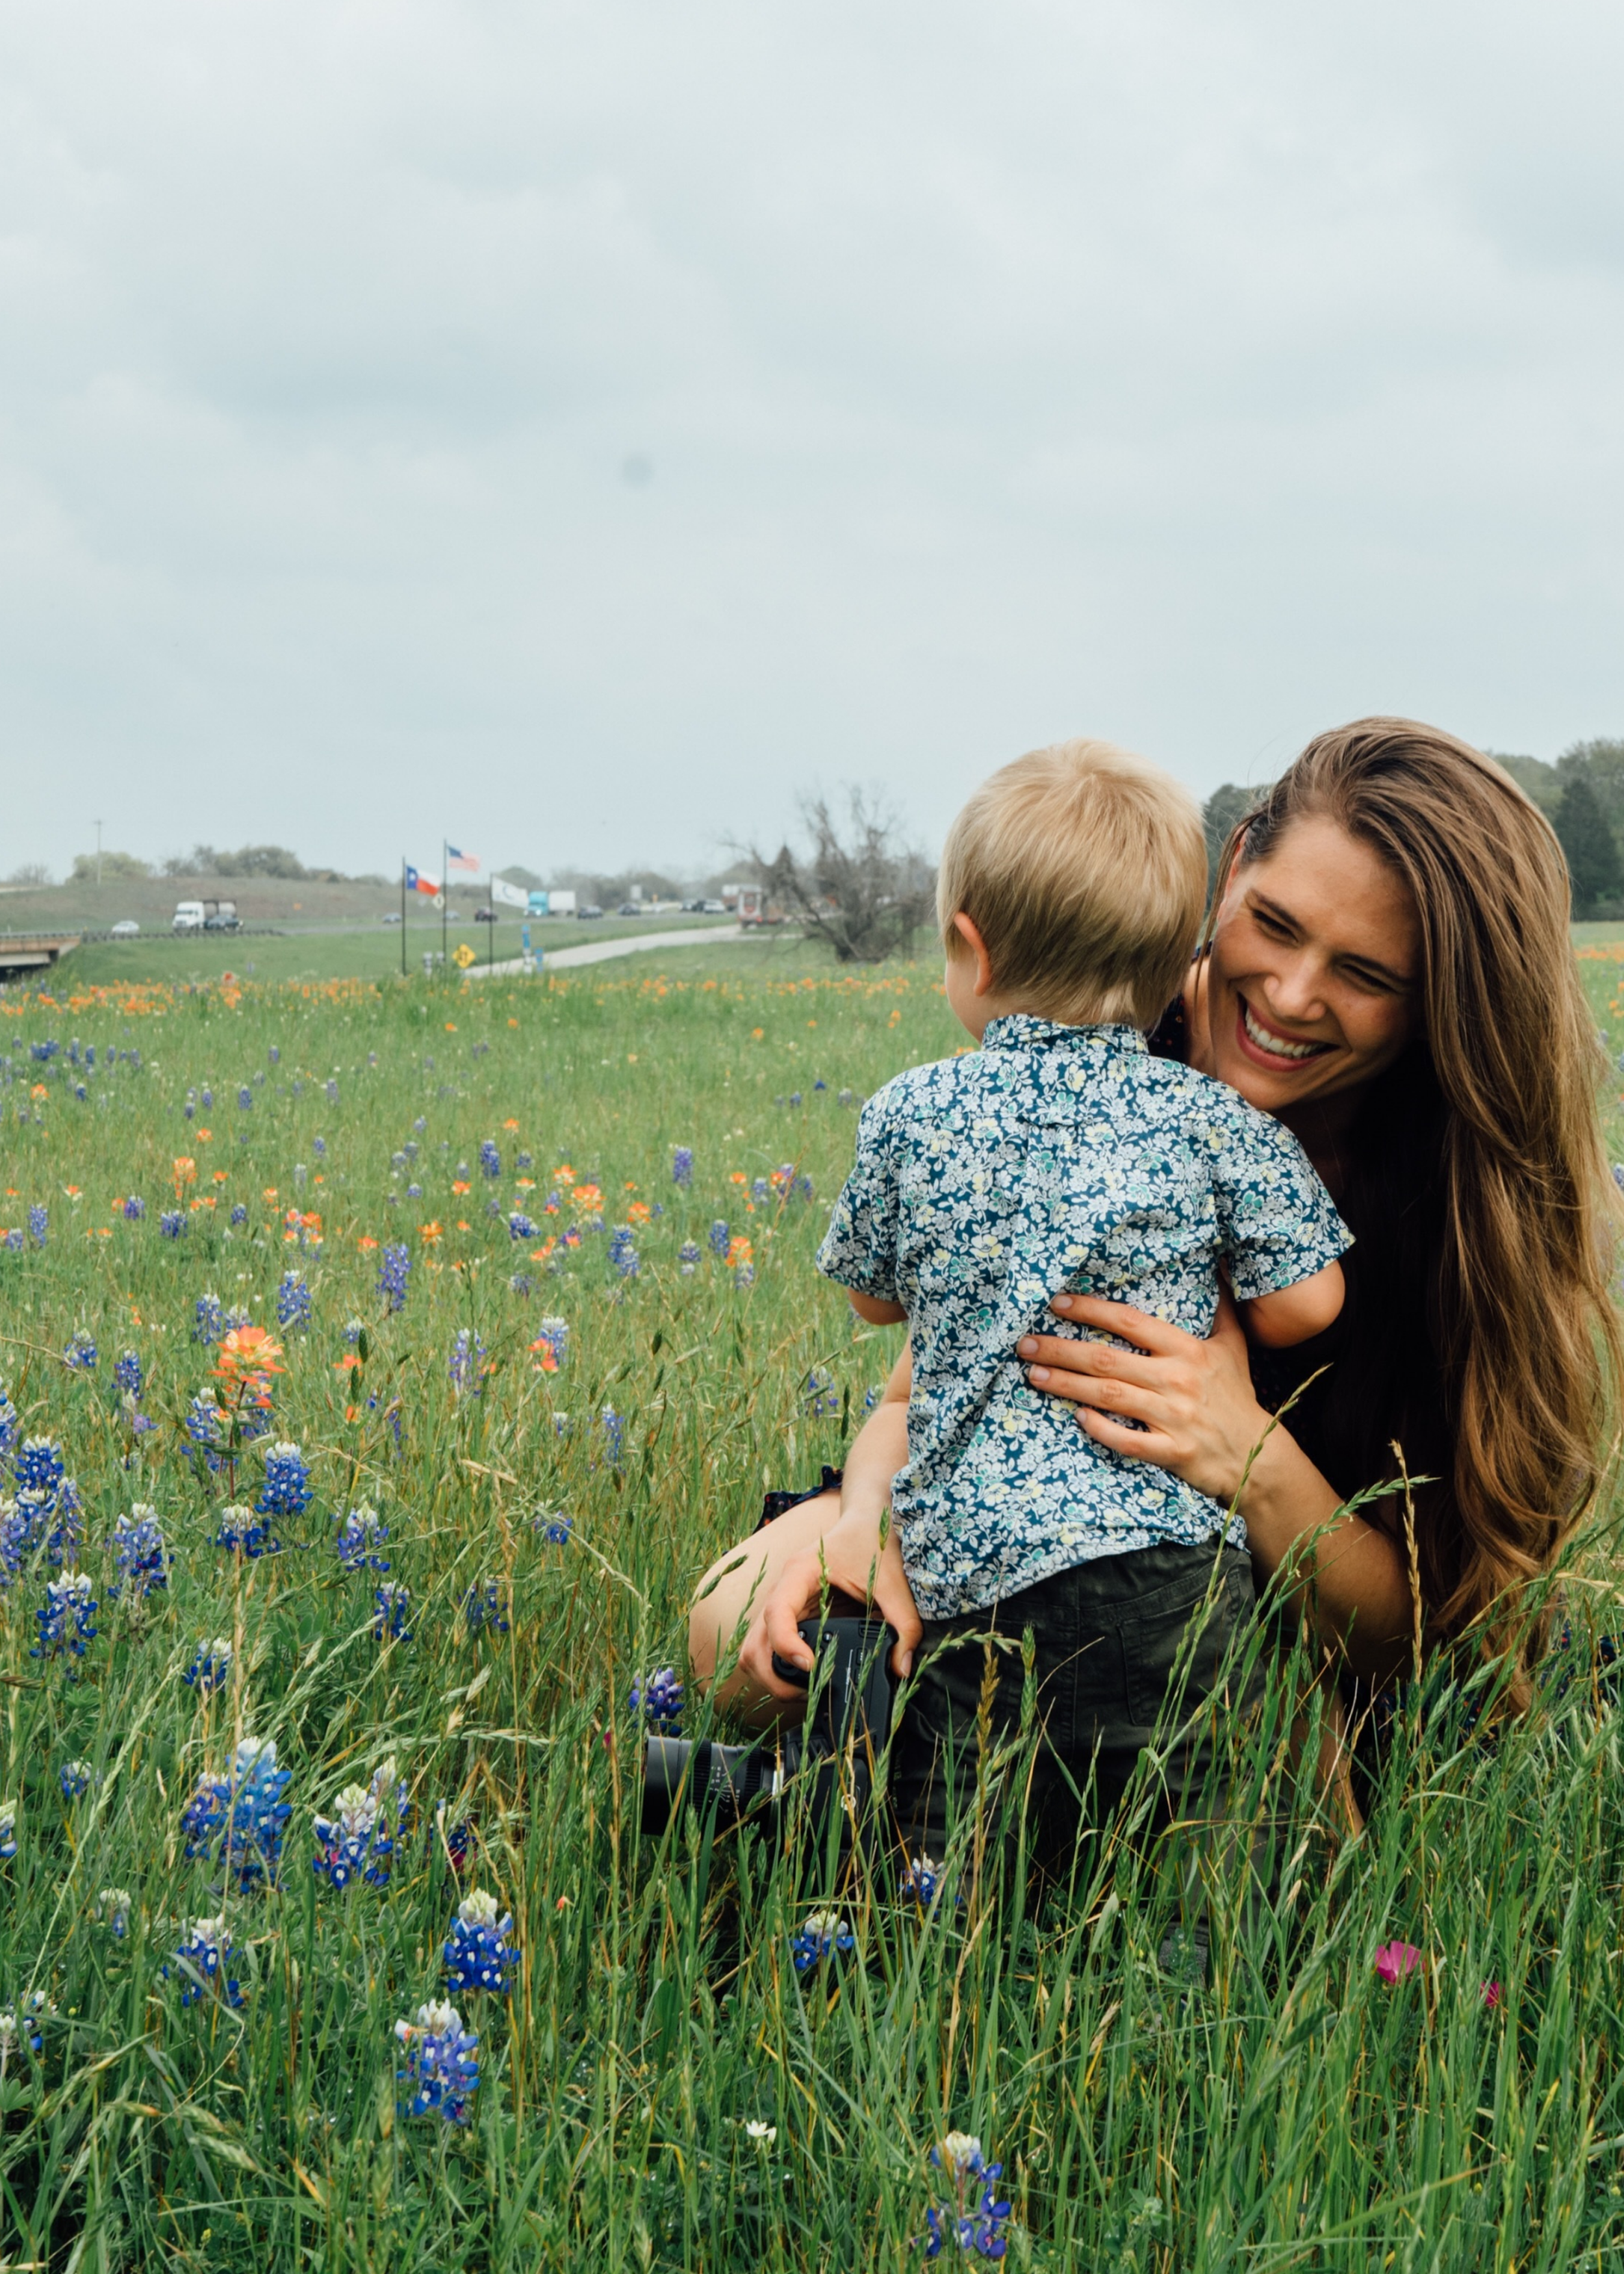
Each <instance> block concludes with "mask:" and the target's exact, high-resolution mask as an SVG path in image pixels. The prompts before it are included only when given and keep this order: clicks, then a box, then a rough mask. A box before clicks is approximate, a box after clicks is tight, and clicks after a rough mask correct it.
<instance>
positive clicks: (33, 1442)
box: [13, 1437, 65, 1494]
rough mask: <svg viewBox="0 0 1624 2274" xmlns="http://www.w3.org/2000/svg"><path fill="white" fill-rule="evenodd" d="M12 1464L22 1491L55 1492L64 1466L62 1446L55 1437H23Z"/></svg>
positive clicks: (60, 1480) (61, 1477)
mask: <svg viewBox="0 0 1624 2274" xmlns="http://www.w3.org/2000/svg"><path fill="white" fill-rule="evenodd" d="M13 1466H14V1472H15V1474H16V1478H17V1482H18V1485H19V1488H20V1489H21V1490H22V1491H24V1492H41V1493H50V1494H55V1492H56V1487H57V1486H58V1485H60V1484H61V1482H62V1480H63V1474H64V1466H65V1465H64V1461H63V1457H62V1447H61V1445H60V1444H59V1443H58V1442H57V1441H56V1438H55V1437H25V1438H24V1439H23V1442H22V1444H21V1446H20V1447H19V1449H18V1454H17V1458H16V1461H15V1463H14V1465H13Z"/></svg>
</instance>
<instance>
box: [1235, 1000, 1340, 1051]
mask: <svg viewBox="0 0 1624 2274" xmlns="http://www.w3.org/2000/svg"><path fill="white" fill-rule="evenodd" d="M1241 1016H1242V1017H1243V1018H1244V1020H1245V1021H1246V1039H1247V1041H1248V1042H1250V1043H1256V1045H1257V1047H1258V1048H1259V1050H1267V1052H1268V1054H1269V1056H1270V1057H1271V1058H1315V1057H1317V1056H1318V1055H1319V1052H1320V1051H1321V1050H1323V1049H1324V1048H1325V1044H1324V1043H1289V1042H1287V1041H1286V1039H1285V1037H1284V1036H1283V1035H1271V1034H1270V1033H1269V1031H1268V1029H1267V1027H1260V1026H1259V1024H1258V1022H1257V1020H1255V1019H1254V1018H1253V1017H1252V1005H1251V1004H1250V1003H1245V1002H1243V1003H1242V1005H1241Z"/></svg>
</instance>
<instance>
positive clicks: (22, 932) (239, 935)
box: [0, 924, 360, 947]
mask: <svg viewBox="0 0 1624 2274" xmlns="http://www.w3.org/2000/svg"><path fill="white" fill-rule="evenodd" d="M359 929H360V927H359V926H358V925H357V930H359ZM67 932H71V934H72V936H73V937H74V938H75V939H76V940H77V941H78V943H79V945H80V946H81V947H93V946H101V945H104V944H105V943H106V942H108V941H110V940H114V939H117V940H119V941H123V940H129V941H131V942H132V944H133V943H135V942H137V941H139V944H140V945H142V946H143V947H147V946H149V945H151V943H152V942H153V941H154V939H172V940H177V941H179V940H186V939H193V940H195V939H286V938H288V937H289V934H288V933H287V932H285V931H283V930H282V929H281V928H280V926H278V925H276V924H239V925H238V926H237V930H235V931H204V930H202V929H201V928H199V929H198V930H192V931H175V930H170V929H169V928H167V927H166V928H165V929H164V930H152V931H139V932H132V931H124V932H118V933H117V934H115V933H114V932H112V931H110V930H109V931H86V930H79V929H77V928H76V927H75V926H73V925H71V924H68V925H64V926H62V927H61V928H60V930H58V931H49V932H48V931H47V930H45V928H44V927H43V926H42V925H41V924H28V925H26V926H23V927H21V928H20V929H4V930H0V947H4V945H6V943H7V942H8V941H9V940H19V939H41V938H47V939H55V938H57V937H61V936H62V935H63V934H64V933H67Z"/></svg>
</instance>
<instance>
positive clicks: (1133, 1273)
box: [817, 1016, 1351, 1619]
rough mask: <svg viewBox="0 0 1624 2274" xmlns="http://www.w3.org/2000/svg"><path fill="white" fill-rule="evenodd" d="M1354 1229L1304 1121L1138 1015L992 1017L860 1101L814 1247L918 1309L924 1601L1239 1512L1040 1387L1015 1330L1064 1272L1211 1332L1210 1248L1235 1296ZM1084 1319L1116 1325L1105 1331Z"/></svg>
mask: <svg viewBox="0 0 1624 2274" xmlns="http://www.w3.org/2000/svg"><path fill="white" fill-rule="evenodd" d="M1350 1245H1351V1235H1350V1232H1349V1231H1348V1230H1347V1227H1346V1226H1345V1225H1344V1224H1343V1223H1342V1219H1341V1217H1340V1216H1338V1215H1337V1213H1336V1210H1335V1208H1333V1206H1332V1205H1331V1201H1330V1198H1329V1195H1328V1194H1327V1192H1326V1189H1325V1187H1324V1186H1323V1185H1322V1184H1321V1183H1320V1182H1319V1178H1318V1177H1317V1176H1316V1175H1315V1174H1314V1172H1313V1171H1312V1168H1311V1167H1310V1166H1309V1164H1308V1159H1307V1156H1306V1155H1305V1154H1304V1151H1303V1149H1302V1148H1301V1146H1300V1145H1299V1144H1298V1143H1297V1140H1296V1138H1295V1137H1293V1136H1291V1135H1290V1134H1289V1132H1288V1131H1286V1130H1285V1129H1282V1126H1280V1124H1279V1122H1277V1121H1274V1120H1272V1119H1270V1118H1269V1117H1268V1116H1267V1114H1263V1113H1259V1111H1257V1110H1256V1108H1255V1107H1253V1106H1250V1105H1248V1104H1247V1103H1245V1101H1244V1099H1243V1098H1241V1097H1239V1096H1237V1094H1236V1092H1235V1091H1234V1090H1232V1089H1230V1088H1229V1087H1228V1086H1227V1084H1225V1083H1223V1082H1221V1081H1213V1080H1211V1079H1210V1078H1209V1077H1208V1076H1207V1075H1206V1074H1200V1073H1192V1071H1191V1070H1190V1068H1189V1067H1188V1066H1183V1065H1177V1064H1175V1063H1173V1062H1172V1061H1170V1060H1169V1059H1165V1058H1153V1057H1152V1056H1151V1055H1150V1052H1149V1051H1148V1050H1147V1048H1146V1045H1145V1037H1144V1036H1143V1035H1141V1034H1140V1033H1139V1030H1138V1028H1133V1027H1123V1026H1100V1027H1061V1026H1056V1025H1054V1024H1052V1023H1051V1022H1050V1021H1049V1020H1044V1019H1032V1018H1026V1017H1024V1016H1016V1017H1011V1018H1005V1019H995V1020H993V1021H992V1022H991V1024H990V1025H989V1027H988V1028H987V1032H986V1035H985V1036H984V1038H983V1041H982V1045H981V1049H980V1050H978V1051H974V1052H971V1053H966V1055H963V1056H961V1057H959V1058H944V1059H943V1060H941V1061H940V1063H938V1064H936V1065H922V1066H914V1067H912V1068H911V1069H910V1070H909V1071H908V1072H907V1073H902V1074H898V1076H897V1078H896V1080H895V1081H889V1082H887V1083H886V1085H885V1087H884V1088H883V1089H882V1090H879V1091H877V1092H876V1095H875V1096H873V1097H871V1098H870V1099H869V1100H868V1104H867V1105H866V1106H865V1107H864V1108H863V1113H862V1119H861V1122H860V1124H859V1126H858V1137H857V1163H856V1166H855V1168H854V1169H853V1171H852V1174H851V1177H850V1178H848V1180H847V1183H846V1189H845V1191H844V1192H843V1193H841V1195H840V1198H839V1200H838V1202H837V1203H836V1206H835V1212H834V1220H833V1222H832V1223H831V1225H830V1227H829V1232H828V1236H827V1237H826V1239H824V1241H823V1246H822V1247H821V1248H820V1249H819V1251H818V1258H817V1261H818V1268H819V1269H820V1270H822V1271H823V1272H825V1273H826V1274H827V1275H828V1276H829V1277H830V1278H831V1279H836V1280H838V1281H839V1282H840V1283H841V1284H842V1285H844V1286H847V1287H853V1288H855V1289H857V1290H858V1291H859V1292H860V1293H862V1294H868V1295H873V1296H876V1297H878V1298H880V1299H883V1300H887V1301H891V1302H895V1303H899V1304H901V1306H903V1308H904V1309H905V1310H906V1313H907V1314H908V1325H909V1329H910V1333H911V1337H912V1340H913V1348H914V1390H913V1396H912V1397H911V1399H910V1401H909V1404H908V1461H907V1466H906V1468H905V1469H903V1470H902V1471H901V1472H899V1473H898V1476H897V1478H896V1480H895V1481H894V1484H893V1486H892V1492H891V1508H892V1512H893V1515H894V1517H895V1519H896V1522H897V1525H898V1532H899V1534H900V1538H901V1543H902V1560H903V1563H904V1565H905V1567H906V1571H907V1575H908V1582H909V1585H911V1586H912V1588H913V1590H914V1599H915V1600H916V1601H917V1602H918V1605H919V1608H920V1612H921V1616H923V1617H925V1618H928V1619H942V1618H947V1617H951V1615H953V1614H954V1613H956V1612H959V1611H973V1610H980V1609H981V1608H984V1607H985V1606H986V1605H987V1604H989V1603H993V1602H996V1601H998V1600H1000V1599H1001V1598H1002V1597H1004V1596H1006V1595H1011V1594H1013V1593H1015V1592H1016V1591H1017V1589H1019V1588H1021V1587H1029V1586H1031V1585H1033V1584H1034V1582H1035V1581H1037V1580H1039V1579H1042V1578H1046V1577H1048V1576H1049V1573H1051V1572H1053V1571H1059V1570H1064V1569H1066V1567H1067V1566H1068V1565H1071V1564H1073V1563H1083V1562H1087V1561H1088V1560H1089V1559H1090V1558H1091V1557H1094V1556H1097V1555H1122V1554H1124V1553H1125V1552H1127V1551H1128V1550H1130V1549H1134V1548H1140V1547H1154V1546H1161V1545H1164V1544H1173V1545H1182V1546H1189V1547H1199V1546H1200V1545H1202V1544H1203V1543H1204V1542H1206V1541H1208V1540H1215V1539H1216V1538H1217V1536H1218V1535H1219V1534H1220V1533H1221V1532H1225V1531H1226V1527H1227V1530H1228V1536H1229V1538H1230V1539H1232V1540H1234V1542H1235V1544H1236V1545H1237V1546H1244V1527H1243V1526H1242V1525H1240V1523H1239V1521H1238V1519H1237V1520H1236V1521H1235V1522H1234V1523H1233V1524H1231V1523H1230V1519H1229V1516H1228V1514H1227V1512H1226V1510H1224V1509H1222V1507H1221V1506H1220V1505H1219V1504H1218V1502H1216V1501H1213V1500H1209V1499H1207V1496H1206V1495H1205V1494H1202V1493H1199V1492H1197V1491H1196V1490H1195V1489H1194V1488H1193V1487H1192V1486H1190V1485H1187V1484H1185V1483H1184V1482H1183V1480H1181V1479H1179V1478H1177V1477H1175V1476H1172V1475H1170V1474H1169V1472H1168V1471H1167V1470H1165V1469H1160V1468H1157V1467H1155V1466H1154V1465H1152V1464H1150V1463H1148V1462H1139V1461H1131V1460H1127V1459H1125V1458H1124V1457H1123V1456H1122V1455H1121V1454H1119V1453H1116V1452H1114V1451H1112V1450H1110V1449H1109V1448H1108V1447H1106V1446H1103V1445H1099V1444H1096V1443H1095V1442H1094V1439H1093V1438H1092V1437H1090V1436H1088V1435H1087V1434H1086V1432H1084V1431H1083V1430H1081V1429H1079V1427H1078V1426H1077V1423H1076V1421H1075V1419H1073V1415H1072V1409H1071V1406H1070V1405H1069V1404H1064V1403H1063V1402H1058V1401H1056V1400H1055V1399H1052V1398H1049V1397H1043V1396H1041V1394H1040V1393H1039V1392H1038V1391H1036V1390H1034V1389H1031V1388H1030V1387H1029V1386H1028V1384H1027V1382H1026V1378H1025V1375H1024V1374H1023V1373H1022V1371H1021V1368H1020V1366H1019V1361H1018V1360H1017V1359H1016V1357H1015V1344H1016V1342H1017V1340H1018V1339H1019V1337H1020V1336H1022V1335H1025V1334H1030V1333H1033V1332H1034V1331H1035V1330H1039V1329H1041V1331H1043V1332H1045V1333H1048V1334H1058V1335H1066V1334H1071V1335H1081V1334H1083V1333H1085V1331H1086V1330H1085V1329H1081V1328H1075V1327H1071V1326H1069V1325H1068V1324H1067V1323H1066V1322H1064V1321H1060V1320H1056V1319H1054V1318H1052V1317H1050V1316H1049V1314H1048V1311H1047V1306H1048V1303H1049V1297H1050V1296H1051V1295H1053V1294H1055V1293H1056V1292H1057V1291H1060V1290H1061V1289H1069V1290H1071V1291H1073V1292H1076V1293H1086V1294H1094V1295H1101V1296H1104V1297H1106V1298H1108V1299H1110V1300H1112V1301H1115V1302H1123V1303H1132V1304H1133V1305H1135V1306H1137V1307H1138V1308H1139V1310H1141V1311H1147V1312H1149V1313H1151V1314H1153V1315H1154V1317H1156V1318H1160V1319H1166V1320H1168V1321H1170V1322H1171V1323H1172V1324H1174V1325H1176V1326H1179V1327H1183V1328H1184V1329H1187V1330H1188V1332H1190V1333H1191V1334H1194V1335H1201V1336H1206V1335H1208V1334H1210V1333H1211V1331H1212V1327H1213V1321H1214V1315H1215V1314H1216V1310H1217V1304H1218V1275H1217V1266H1218V1264H1219V1263H1220V1262H1221V1261H1222V1263H1223V1265H1224V1267H1225V1269H1226V1270H1227V1271H1228V1273H1229V1283H1230V1285H1231V1286H1232V1287H1233V1289H1234V1291H1235V1293H1236V1294H1237V1296H1238V1297H1239V1298H1241V1299H1243V1300H1246V1299H1250V1298H1251V1297H1252V1296H1254V1295H1264V1294H1269V1293H1272V1292H1273V1291H1274V1290H1275V1289H1276V1288H1280V1287H1289V1286H1294V1285H1295V1284H1297V1282H1298V1281H1299V1280H1302V1279H1307V1278H1310V1277H1312V1275H1313V1274H1314V1273H1315V1272H1316V1271H1319V1270H1320V1269H1323V1267H1324V1266H1325V1265H1326V1264H1327V1263H1329V1262H1331V1261H1334V1259H1335V1257H1337V1256H1338V1255H1340V1254H1342V1252H1343V1250H1344V1249H1345V1248H1347V1247H1348V1246H1350ZM1092 1338H1093V1339H1094V1340H1102V1339H1109V1337H1099V1336H1094V1337H1092Z"/></svg>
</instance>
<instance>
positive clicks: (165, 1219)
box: [158, 1209, 186, 1239]
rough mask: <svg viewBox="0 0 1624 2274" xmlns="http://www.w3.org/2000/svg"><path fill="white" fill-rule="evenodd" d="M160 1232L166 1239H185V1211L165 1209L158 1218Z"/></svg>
mask: <svg viewBox="0 0 1624 2274" xmlns="http://www.w3.org/2000/svg"><path fill="white" fill-rule="evenodd" d="M158 1231H159V1234H160V1236H161V1237H162V1239H184V1238H185V1236H186V1211H185V1209H164V1211H163V1214H162V1216H160V1217H159V1218H158Z"/></svg>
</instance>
